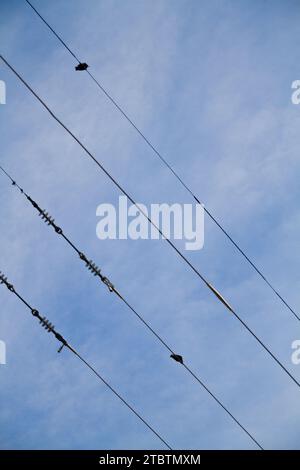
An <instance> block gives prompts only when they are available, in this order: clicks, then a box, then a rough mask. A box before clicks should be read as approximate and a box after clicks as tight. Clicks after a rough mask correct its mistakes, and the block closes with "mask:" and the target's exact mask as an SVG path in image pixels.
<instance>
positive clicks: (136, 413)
mask: <svg viewBox="0 0 300 470" xmlns="http://www.w3.org/2000/svg"><path fill="white" fill-rule="evenodd" d="M0 282H1V284H5V285H6V286H7V287H8V289H9V290H10V292H12V293H13V294H15V296H16V297H18V299H19V300H20V301H21V302H22V303H23V304H24V305H25V306H26V307H27V308H28V309H29V310H30V311H31V312H32V314H34V316H36V317H37V318H38V319H39V320H40V323H42V326H45V325H47V327H48V331H49V332H52V333H53V334H54V335H55V336H56V337H58V338H61V339H59V340H60V341H61V342H62V344H63V346H66V347H67V348H68V349H69V350H70V351H71V352H72V353H74V354H75V356H77V357H78V358H79V359H80V361H82V362H83V363H84V364H85V365H86V366H87V367H88V368H89V369H90V370H91V371H92V372H93V373H94V374H95V375H96V377H98V379H100V380H101V381H102V382H103V383H104V384H105V385H106V387H108V388H109V390H110V391H111V392H112V393H113V394H114V395H115V396H116V397H118V398H119V400H121V402H122V403H123V404H124V405H125V406H127V408H129V410H130V411H132V413H134V414H135V416H137V417H138V418H139V419H140V420H141V421H142V422H143V423H144V424H145V426H147V428H148V429H150V431H152V433H153V434H155V436H156V437H158V439H160V441H161V442H162V443H163V444H164V445H165V446H166V447H167V448H168V449H170V450H172V448H171V447H170V445H169V444H168V443H167V442H166V441H165V439H164V438H163V437H162V436H161V435H160V434H159V433H158V432H157V431H155V429H154V428H153V427H152V426H151V425H150V424H149V423H148V422H147V421H146V420H145V419H144V418H143V417H142V416H141V415H140V414H139V413H138V412H137V411H136V410H135V409H134V408H133V407H132V406H131V405H130V404H129V403H128V402H127V401H126V400H125V399H124V398H123V397H122V396H121V395H120V394H119V393H118V392H117V391H116V390H115V389H114V388H113V387H112V386H111V385H110V384H109V383H108V382H107V380H105V379H104V378H103V377H102V375H100V374H99V372H97V371H96V369H94V367H93V366H91V364H90V363H89V362H88V361H86V360H85V359H84V358H83V357H82V356H81V355H80V354H79V353H78V352H77V351H76V350H75V349H74V348H73V347H72V346H70V345H69V344H68V342H67V341H66V340H65V339H64V338H63V337H62V336H61V335H60V334H59V333H57V332H56V331H55V330H54V326H53V325H51V324H50V323H49V321H48V320H46V319H45V318H42V317H41V316H40V314H39V312H38V311H37V310H35V309H33V308H32V307H31V305H30V304H29V303H28V302H27V301H26V300H25V299H24V298H23V297H22V296H21V295H20V294H19V293H18V292H17V291H16V290H15V288H14V287H13V286H12V285H11V284H9V283H8V282H7V280H6V279H4V277H3V276H1V273H0ZM33 312H35V313H33ZM49 325H50V327H49Z"/></svg>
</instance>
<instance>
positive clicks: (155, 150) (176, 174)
mask: <svg viewBox="0 0 300 470" xmlns="http://www.w3.org/2000/svg"><path fill="white" fill-rule="evenodd" d="M25 2H26V3H28V5H29V6H30V7H31V8H32V10H33V11H34V12H35V13H36V14H37V15H38V16H39V18H40V19H41V20H42V21H43V23H45V25H46V26H47V27H48V28H49V29H50V31H52V33H53V34H54V35H55V36H56V38H57V39H58V40H59V41H60V43H61V44H62V45H63V46H64V47H65V48H66V49H67V51H68V52H69V53H70V54H71V55H72V56H73V57H74V59H75V60H77V62H78V63H79V64H81V61H80V60H79V59H78V57H77V56H76V55H75V54H74V52H73V51H72V50H71V49H70V47H69V46H67V44H66V43H65V42H64V41H63V39H62V38H61V36H59V35H58V34H57V33H56V31H55V30H54V29H53V28H52V27H51V26H50V24H49V23H48V22H47V21H46V20H45V18H43V16H42V15H41V14H40V13H39V12H38V11H37V9H36V8H35V7H34V6H33V5H32V4H31V3H30V2H29V1H28V0H25ZM85 65H87V64H85ZM82 70H85V71H86V72H87V73H88V75H89V76H90V78H91V79H92V80H93V81H94V83H95V84H96V85H97V87H98V88H99V89H100V90H101V91H102V93H104V95H105V96H106V98H108V100H109V101H110V102H111V103H112V104H113V105H114V106H115V108H116V109H117V110H118V111H119V112H120V113H121V114H122V116H123V117H124V118H125V119H126V120H127V121H128V122H129V124H130V125H131V126H132V127H133V128H134V129H135V131H136V132H137V133H138V134H139V135H140V137H141V138H142V139H143V140H144V142H145V143H146V144H147V145H148V146H149V147H150V148H151V150H152V151H153V152H154V153H155V155H156V156H157V157H158V158H159V159H160V160H161V162H163V164H164V165H165V166H166V167H167V168H168V169H169V170H170V171H171V173H172V174H173V175H174V176H175V178H176V179H177V180H178V181H179V183H180V184H181V185H182V186H183V187H184V188H185V189H186V191H188V193H189V194H190V195H191V196H192V197H193V199H194V200H195V201H196V202H197V204H201V205H202V207H203V209H204V211H205V213H206V214H207V215H208V216H209V217H210V219H211V220H212V221H213V222H214V223H215V224H216V225H217V227H219V229H220V230H221V231H222V232H223V234H224V235H225V236H226V237H227V239H228V240H229V241H230V242H231V243H232V245H233V246H234V247H235V248H236V249H237V250H238V251H239V253H240V254H241V255H242V256H243V257H244V259H245V260H246V261H247V262H248V263H249V264H250V266H251V267H252V268H253V269H254V270H255V271H256V273H257V274H258V275H259V276H260V277H261V278H262V279H263V281H264V282H265V283H266V284H267V285H268V286H269V287H270V288H271V289H272V291H273V292H274V294H275V295H276V296H277V297H278V298H279V299H280V300H281V302H282V303H283V304H284V305H285V306H286V307H287V308H288V309H289V311H290V312H291V313H292V314H293V315H294V317H295V318H297V320H299V321H300V317H299V315H298V314H297V313H296V312H295V310H294V309H293V308H292V307H291V306H290V305H289V303H288V302H287V301H286V300H285V299H284V298H283V297H282V295H281V294H280V293H279V292H278V291H277V290H276V289H275V287H274V286H273V285H272V283H271V282H270V281H269V280H268V279H267V277H266V276H265V275H264V274H263V273H262V271H261V270H260V269H259V268H258V267H257V266H256V264H255V263H254V262H253V261H251V259H250V258H249V256H248V255H247V254H246V252H245V251H244V250H243V249H242V248H241V247H240V246H239V244H238V243H237V242H236V241H235V240H234V239H233V237H232V236H231V235H230V234H229V233H228V231H227V230H225V228H224V227H223V225H222V224H221V223H220V222H219V221H218V220H217V219H216V218H215V217H214V215H213V214H212V212H211V211H210V210H209V209H207V208H206V207H205V205H204V204H203V203H202V202H201V201H200V200H199V198H198V197H197V196H196V195H195V194H194V193H193V191H192V190H191V189H190V188H189V186H188V185H187V184H186V183H185V182H184V181H183V179H182V178H181V177H180V176H179V174H178V173H177V172H176V171H175V170H174V168H173V167H172V166H171V165H170V163H168V161H167V160H166V158H164V157H163V155H162V154H161V152H160V151H159V150H158V148H157V147H155V146H154V145H153V144H152V143H151V141H150V140H149V139H148V138H147V137H146V135H145V134H144V133H143V132H142V131H141V130H140V128H139V127H138V126H137V124H135V123H134V121H133V120H132V119H131V118H130V117H129V115H128V114H127V113H126V112H125V111H124V109H123V108H122V107H121V106H120V105H119V104H118V103H117V101H116V100H115V99H114V98H113V97H112V96H111V95H110V93H108V91H107V90H106V89H105V88H104V86H103V85H101V83H100V82H99V81H98V80H97V79H96V78H95V77H94V76H93V74H92V73H91V72H90V71H89V70H88V69H87V67H85V68H83V69H82Z"/></svg>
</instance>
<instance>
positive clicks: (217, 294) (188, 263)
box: [0, 55, 300, 388]
mask: <svg viewBox="0 0 300 470" xmlns="http://www.w3.org/2000/svg"><path fill="white" fill-rule="evenodd" d="M0 58H1V60H2V61H3V62H4V63H5V64H6V65H7V66H8V68H9V69H10V70H11V71H12V72H13V73H14V74H15V75H16V76H17V77H18V78H19V80H20V81H21V82H22V83H23V84H24V85H25V86H26V88H27V89H28V90H29V91H30V92H31V93H32V94H33V95H34V96H35V97H36V99H37V100H38V101H39V102H40V103H41V104H42V105H43V107H44V108H45V109H46V110H47V111H48V112H49V114H50V115H51V116H52V117H53V119H55V121H56V122H57V123H58V124H60V126H61V127H63V129H65V131H66V132H67V133H68V134H69V135H70V136H71V137H72V138H73V139H74V140H75V141H76V142H77V143H78V144H79V145H80V147H81V148H82V149H83V150H84V151H85V153H86V154H87V155H88V156H89V157H90V158H91V159H92V160H93V161H94V162H95V163H96V165H97V166H98V167H99V168H100V169H101V170H102V171H103V172H104V173H105V174H106V175H107V176H108V178H109V179H110V180H111V181H112V182H113V183H114V184H115V186H116V187H117V188H118V189H119V190H120V191H121V192H122V193H123V194H124V195H125V196H126V197H127V198H128V199H129V200H130V201H131V202H132V204H133V205H135V206H136V207H137V208H138V210H139V211H140V213H141V214H142V215H144V217H145V218H146V219H147V220H148V222H149V223H150V224H152V225H153V226H154V227H155V228H156V229H157V230H158V232H159V233H160V234H161V235H162V237H163V238H164V239H165V240H166V242H167V243H168V244H169V245H170V246H171V247H172V248H173V249H174V250H175V251H176V253H177V254H178V255H179V256H180V257H181V258H182V259H183V260H184V261H185V263H186V264H187V265H188V266H189V267H190V268H191V269H192V270H193V271H194V273H195V274H196V275H197V276H198V277H199V278H200V279H201V280H202V281H203V282H204V283H205V285H206V286H207V287H208V288H209V289H210V291H211V292H212V293H213V294H214V295H215V296H216V297H217V298H218V300H219V301H220V302H221V303H222V304H223V305H225V307H226V308H227V309H228V310H229V311H230V312H231V313H232V314H233V315H234V316H235V317H236V319H237V320H238V321H239V322H240V323H241V325H243V326H244V327H245V328H246V329H247V331H248V332H249V333H250V334H251V335H252V336H253V338H254V339H256V340H257V341H258V342H259V344H260V345H261V346H262V347H263V349H264V350H265V351H266V352H267V353H268V354H269V355H270V356H271V357H272V358H273V359H274V360H275V361H276V362H277V364H278V365H279V366H280V367H281V369H282V370H283V371H284V372H286V374H287V375H288V376H289V377H290V378H291V379H292V380H293V382H294V383H295V384H296V385H297V386H298V387H299V388H300V383H299V382H298V381H297V380H296V379H295V378H294V377H293V376H292V374H291V373H290V372H289V371H288V370H287V368H286V367H285V366H284V365H283V364H282V363H281V362H280V361H279V359H277V358H276V357H275V356H274V354H273V353H272V352H271V351H270V349H269V348H268V347H267V346H266V345H265V344H264V343H263V342H262V341H261V340H260V339H259V338H258V336H257V335H256V334H255V333H254V332H253V331H252V330H251V329H250V328H249V327H248V326H247V324H246V323H245V322H244V321H243V320H242V319H241V317H240V316H239V315H238V314H237V313H236V312H235V311H234V310H233V308H232V307H231V306H230V304H229V303H228V302H227V301H226V300H225V299H224V297H223V296H222V295H221V294H220V293H219V292H218V291H217V290H216V289H215V288H214V287H213V286H212V285H211V284H210V283H209V282H208V281H207V280H206V279H205V277H204V276H203V275H202V274H201V273H200V272H199V271H198V270H197V269H196V268H195V267H194V266H193V264H192V263H191V262H190V261H189V260H188V259H187V258H186V257H185V256H184V255H183V254H182V253H181V251H180V250H179V249H178V248H177V247H176V246H175V245H174V244H173V243H172V242H171V241H170V240H169V239H168V238H166V237H164V234H163V232H162V231H161V230H160V228H158V227H157V226H156V224H154V222H152V220H151V219H150V217H149V216H148V214H146V213H145V212H144V211H143V209H142V208H140V207H139V205H138V204H137V203H136V202H135V201H134V199H133V198H132V197H131V196H129V194H128V193H127V192H126V191H125V189H123V187H122V186H121V185H120V184H119V183H118V182H117V181H116V180H115V179H114V178H113V176H112V175H111V174H110V173H109V172H108V171H107V170H106V169H105V168H104V167H103V165H102V164H101V163H100V162H99V161H98V160H97V159H96V157H94V155H93V154H92V153H91V152H90V151H89V150H88V149H87V148H86V147H85V146H84V144H83V143H82V142H81V141H80V140H79V139H78V138H77V137H76V136H75V134H73V132H71V131H70V129H69V128H68V127H67V126H66V125H65V124H64V123H63V122H62V121H61V120H60V119H59V118H58V117H57V116H56V115H55V114H54V113H53V111H51V109H50V108H49V107H48V106H47V105H46V103H45V102H44V101H43V100H42V99H41V98H40V97H39V95H37V93H36V92H35V91H34V90H33V89H32V88H31V87H30V86H29V85H28V83H27V82H26V81H25V80H24V79H23V78H22V77H21V75H19V73H18V72H17V71H16V70H15V69H14V68H13V67H12V65H10V64H9V63H8V62H7V60H6V59H4V57H3V56H2V55H0Z"/></svg>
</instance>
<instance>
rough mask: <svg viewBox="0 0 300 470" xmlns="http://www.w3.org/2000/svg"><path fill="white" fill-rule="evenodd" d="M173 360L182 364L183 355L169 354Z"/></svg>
mask: <svg viewBox="0 0 300 470" xmlns="http://www.w3.org/2000/svg"><path fill="white" fill-rule="evenodd" d="M170 357H171V358H172V359H174V361H176V362H180V364H183V357H182V356H180V355H179V354H171V356H170Z"/></svg>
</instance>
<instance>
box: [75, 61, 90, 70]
mask: <svg viewBox="0 0 300 470" xmlns="http://www.w3.org/2000/svg"><path fill="white" fill-rule="evenodd" d="M87 68H88V64H87V63H86V62H80V64H78V65H76V67H75V70H79V71H81V70H86V69H87Z"/></svg>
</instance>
